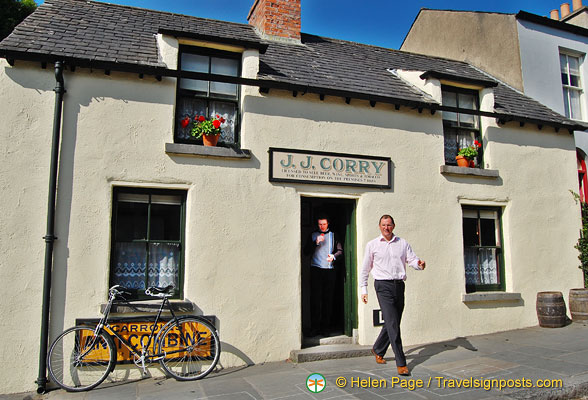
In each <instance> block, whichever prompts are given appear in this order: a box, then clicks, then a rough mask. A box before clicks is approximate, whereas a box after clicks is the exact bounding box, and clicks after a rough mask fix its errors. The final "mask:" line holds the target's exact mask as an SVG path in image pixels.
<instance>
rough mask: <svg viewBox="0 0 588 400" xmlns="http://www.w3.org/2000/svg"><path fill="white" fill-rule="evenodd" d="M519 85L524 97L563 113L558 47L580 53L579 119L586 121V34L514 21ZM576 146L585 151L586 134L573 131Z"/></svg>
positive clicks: (587, 100) (587, 49)
mask: <svg viewBox="0 0 588 400" xmlns="http://www.w3.org/2000/svg"><path fill="white" fill-rule="evenodd" d="M517 28H518V35H519V43H520V49H521V64H522V74H523V85H524V87H525V94H526V95H527V96H530V97H533V98H535V99H537V100H538V101H539V102H540V103H543V104H544V105H546V106H548V107H550V108H552V109H553V110H555V111H557V112H558V113H560V114H562V115H565V108H564V100H563V90H562V83H561V69H560V63H559V54H560V51H561V50H567V51H571V52H572V53H578V54H579V55H583V60H582V65H581V72H580V73H581V77H582V79H583V80H584V82H583V83H582V85H583V88H584V94H583V96H582V98H581V104H582V120H583V121H588V94H587V93H586V92H585V91H586V90H587V89H588V86H586V79H588V62H587V60H586V57H585V56H586V54H587V53H588V37H586V36H582V35H577V34H574V33H571V32H564V31H561V30H559V29H554V28H550V27H546V26H543V25H539V24H535V23H532V22H528V21H521V20H517ZM575 138H576V147H578V148H580V149H582V150H583V151H584V152H585V153H587V154H588V134H587V133H586V132H576V133H575Z"/></svg>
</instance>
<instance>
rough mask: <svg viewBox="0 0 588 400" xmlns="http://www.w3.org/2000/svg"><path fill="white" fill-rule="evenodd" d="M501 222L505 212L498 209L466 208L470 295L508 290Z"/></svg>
mask: <svg viewBox="0 0 588 400" xmlns="http://www.w3.org/2000/svg"><path fill="white" fill-rule="evenodd" d="M500 219H501V212H500V209H497V208H486V207H464V208H463V251H464V264H465V279H466V292H467V293H471V292H477V291H490V290H504V268H503V263H502V244H501V234H500Z"/></svg>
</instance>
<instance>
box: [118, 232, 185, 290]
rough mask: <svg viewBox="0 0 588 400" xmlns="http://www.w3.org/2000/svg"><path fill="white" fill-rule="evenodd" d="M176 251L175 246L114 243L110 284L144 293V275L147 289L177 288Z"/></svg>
mask: <svg viewBox="0 0 588 400" xmlns="http://www.w3.org/2000/svg"><path fill="white" fill-rule="evenodd" d="M147 247H148V249H147ZM179 248H180V246H179V244H177V243H165V244H164V243H151V244H150V245H148V246H147V245H146V244H145V243H117V244H116V247H115V254H114V256H115V266H114V284H118V285H122V286H124V287H128V288H131V289H143V290H144V289H146V286H145V275H146V274H145V272H146V271H147V285H148V286H167V285H174V287H176V288H177V287H179V282H178V276H179V274H178V265H179V261H180V260H179V257H180V251H179V250H180V249H179ZM148 260H149V261H148Z"/></svg>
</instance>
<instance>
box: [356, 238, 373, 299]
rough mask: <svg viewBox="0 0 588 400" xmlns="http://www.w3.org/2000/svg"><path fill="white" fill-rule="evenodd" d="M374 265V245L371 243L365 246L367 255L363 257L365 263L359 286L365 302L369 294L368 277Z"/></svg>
mask: <svg viewBox="0 0 588 400" xmlns="http://www.w3.org/2000/svg"><path fill="white" fill-rule="evenodd" d="M373 266H374V254H373V251H372V247H371V246H370V243H368V244H367V245H366V246H365V255H364V257H363V265H362V268H361V274H360V279H359V287H360V289H361V301H363V302H364V304H367V302H368V295H367V284H368V277H369V275H370V271H371V270H372V268H373Z"/></svg>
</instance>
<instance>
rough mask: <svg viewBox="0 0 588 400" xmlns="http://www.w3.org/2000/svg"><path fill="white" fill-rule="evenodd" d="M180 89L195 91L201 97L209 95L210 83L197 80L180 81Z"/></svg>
mask: <svg viewBox="0 0 588 400" xmlns="http://www.w3.org/2000/svg"><path fill="white" fill-rule="evenodd" d="M180 88H182V89H188V90H193V91H195V92H197V94H199V95H201V96H207V95H208V81H197V80H195V79H180Z"/></svg>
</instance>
